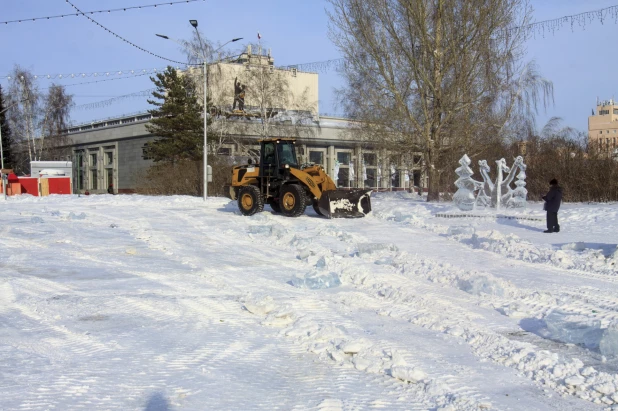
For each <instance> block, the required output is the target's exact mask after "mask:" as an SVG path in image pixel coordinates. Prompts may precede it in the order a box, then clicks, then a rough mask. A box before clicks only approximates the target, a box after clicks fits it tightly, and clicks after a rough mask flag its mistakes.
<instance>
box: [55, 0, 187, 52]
mask: <svg viewBox="0 0 618 411" xmlns="http://www.w3.org/2000/svg"><path fill="white" fill-rule="evenodd" d="M65 1H66V2H67V3H69V4H70V5H71V6H72V7H73V8H74V9H75V10H77V11H78V13H79V14H81V15H82V16H84V17H86V18H87V19H88V20H90V21H91V22H93V23H94V24H96V25H97V26H99V27H101V28H102V29H103V30H105V31H107V32H108V33H110V34H113V35H114V36H116V37H117V38H119V39H120V40H122V41H124V42H125V43H128V44H130V45H132V46H133V47H135V48H137V49H138V50H141V51H143V52H144V53H148V54H150V55H151V56H154V57H158V58H160V59H162V60H167V61H171V62H172V63H176V64H185V63H183V62H182V61H176V60H172V59H168V58H167V57H163V56H159V55H158V54H155V53H153V52H152V51H148V50H146V49H145V48H143V47H140V46H138V45H137V44H134V43H131V42H130V41H129V40H127V39H125V38H124V37H122V36H120V35H118V34H116V33H114V32H113V31H111V30H110V29H108V28H107V27H105V26H103V25H102V24H100V23H98V22H97V21H95V20H94V19H93V18H92V17H90V16H86V14H84V12H83V11H81V10H80V9H78V8H77V7H76V6H75V5H74V4H73V3H71V2H70V1H69V0H65Z"/></svg>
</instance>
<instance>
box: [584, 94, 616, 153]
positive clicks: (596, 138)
mask: <svg viewBox="0 0 618 411" xmlns="http://www.w3.org/2000/svg"><path fill="white" fill-rule="evenodd" d="M617 139H618V104H616V102H615V101H614V100H613V99H611V100H605V101H597V108H596V113H595V112H593V113H592V115H591V116H589V117H588V142H589V144H590V146H591V147H594V148H596V149H597V150H599V151H601V152H606V153H608V155H612V156H614V155H615V152H616V149H618V146H617V144H618V141H617Z"/></svg>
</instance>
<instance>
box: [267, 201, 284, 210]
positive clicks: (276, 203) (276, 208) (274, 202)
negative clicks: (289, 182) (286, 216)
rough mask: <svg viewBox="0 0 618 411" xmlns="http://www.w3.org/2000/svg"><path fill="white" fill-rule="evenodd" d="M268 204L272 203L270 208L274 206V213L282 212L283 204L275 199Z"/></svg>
mask: <svg viewBox="0 0 618 411" xmlns="http://www.w3.org/2000/svg"><path fill="white" fill-rule="evenodd" d="M268 205H270V208H272V210H273V212H274V213H280V212H281V206H280V205H279V203H278V202H277V201H275V200H271V201H270V203H268Z"/></svg>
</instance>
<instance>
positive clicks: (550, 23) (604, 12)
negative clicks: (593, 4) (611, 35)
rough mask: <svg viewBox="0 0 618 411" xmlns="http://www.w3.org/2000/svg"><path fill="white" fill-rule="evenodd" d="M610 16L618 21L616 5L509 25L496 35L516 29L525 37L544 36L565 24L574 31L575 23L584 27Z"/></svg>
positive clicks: (601, 21) (505, 34) (603, 21)
mask: <svg viewBox="0 0 618 411" xmlns="http://www.w3.org/2000/svg"><path fill="white" fill-rule="evenodd" d="M610 17H611V18H613V19H614V23H618V5H616V6H610V7H605V8H603V9H598V10H592V11H584V12H582V13H578V14H573V15H571V16H563V17H559V18H557V19H551V20H544V21H539V22H536V23H531V24H528V25H525V26H519V27H511V28H508V29H506V30H503V31H502V32H501V33H500V34H499V35H498V37H500V38H503V37H506V36H508V35H511V34H513V33H515V32H518V31H523V33H524V36H525V37H526V38H527V37H530V36H532V37H534V38H536V36H537V35H541V36H543V37H545V35H546V34H555V33H556V31H558V30H560V29H562V28H563V27H564V26H565V25H568V26H570V27H571V31H574V30H575V26H576V25H577V26H579V27H581V28H582V29H585V28H586V25H587V24H591V23H592V22H593V21H595V20H598V21H599V22H600V23H601V24H604V23H605V20H607V19H608V18H610Z"/></svg>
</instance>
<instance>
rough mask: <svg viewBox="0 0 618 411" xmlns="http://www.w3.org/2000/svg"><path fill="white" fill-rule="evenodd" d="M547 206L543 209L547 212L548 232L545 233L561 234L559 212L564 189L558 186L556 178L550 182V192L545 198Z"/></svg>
mask: <svg viewBox="0 0 618 411" xmlns="http://www.w3.org/2000/svg"><path fill="white" fill-rule="evenodd" d="M543 200H545V205H544V207H543V209H544V210H545V211H547V230H545V231H543V232H544V233H558V232H560V224H558V210H559V209H560V203H561V202H562V187H560V186H559V185H558V180H556V179H555V178H554V179H552V180H551V181H550V182H549V191H548V192H547V194H545V195H544V196H543Z"/></svg>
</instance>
